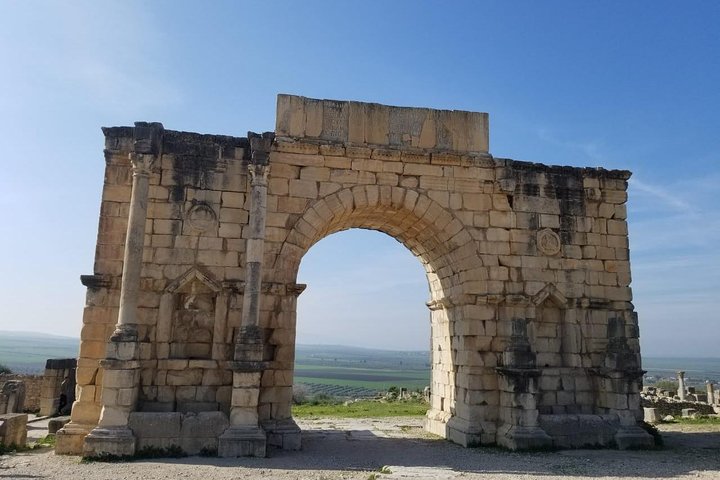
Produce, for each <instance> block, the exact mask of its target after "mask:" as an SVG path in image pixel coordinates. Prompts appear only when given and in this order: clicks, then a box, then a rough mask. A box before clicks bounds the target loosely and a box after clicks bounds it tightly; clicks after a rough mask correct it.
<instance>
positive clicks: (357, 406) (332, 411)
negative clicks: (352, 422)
mask: <svg viewBox="0 0 720 480" xmlns="http://www.w3.org/2000/svg"><path fill="white" fill-rule="evenodd" d="M428 408H429V406H428V404H427V403H424V402H418V401H395V402H379V401H374V400H361V401H358V402H353V403H351V404H349V405H344V404H342V403H338V404H322V405H310V404H302V405H293V407H292V413H293V416H295V417H299V418H302V417H305V418H307V417H338V418H366V417H417V416H422V415H425V412H427V410H428Z"/></svg>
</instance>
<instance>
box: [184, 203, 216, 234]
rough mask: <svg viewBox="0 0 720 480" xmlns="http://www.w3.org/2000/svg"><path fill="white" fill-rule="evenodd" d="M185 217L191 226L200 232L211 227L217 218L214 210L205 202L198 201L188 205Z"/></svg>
mask: <svg viewBox="0 0 720 480" xmlns="http://www.w3.org/2000/svg"><path fill="white" fill-rule="evenodd" d="M186 218H187V221H188V223H189V224H190V226H191V227H192V228H194V229H195V230H199V231H201V232H205V231H207V230H210V229H211V228H213V227H214V226H215V222H216V220H217V216H216V215H215V211H214V210H213V209H212V207H210V206H209V205H207V204H205V203H198V204H196V205H193V206H192V207H190V210H189V211H188V213H187V216H186Z"/></svg>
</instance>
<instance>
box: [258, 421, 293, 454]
mask: <svg viewBox="0 0 720 480" xmlns="http://www.w3.org/2000/svg"><path fill="white" fill-rule="evenodd" d="M262 428H263V429H264V430H265V432H267V444H268V445H269V446H272V447H277V448H282V449H283V450H300V448H301V446H302V432H301V430H300V427H298V425H297V423H295V420H294V419H292V418H286V419H282V420H266V421H264V422H262Z"/></svg>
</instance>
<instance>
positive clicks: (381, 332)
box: [294, 229, 430, 408]
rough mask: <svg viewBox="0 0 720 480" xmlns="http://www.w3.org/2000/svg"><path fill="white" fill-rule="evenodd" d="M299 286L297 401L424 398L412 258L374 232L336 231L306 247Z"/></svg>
mask: <svg viewBox="0 0 720 480" xmlns="http://www.w3.org/2000/svg"><path fill="white" fill-rule="evenodd" d="M350 252H352V253H350ZM298 281H299V282H301V283H302V284H306V285H308V287H307V288H306V290H305V291H304V292H303V294H302V295H301V296H300V297H299V299H298V313H297V316H298V321H297V339H296V350H295V375H294V401H295V402H302V401H305V402H308V401H310V400H312V399H317V398H325V397H331V398H330V399H328V400H330V401H333V400H334V401H337V400H348V399H364V398H373V397H376V396H377V393H378V392H385V391H387V390H388V389H389V388H391V387H396V389H398V390H393V392H394V393H396V394H397V393H398V391H399V392H402V389H403V388H404V389H406V390H407V396H408V397H409V396H410V394H413V395H412V397H413V398H414V399H420V400H421V399H422V398H423V390H424V388H425V387H426V386H427V387H429V385H430V359H429V354H430V352H429V344H430V321H429V317H430V315H429V311H428V308H427V305H426V302H427V301H428V284H427V280H426V276H425V272H424V270H423V268H422V266H421V264H420V263H419V262H418V261H417V259H416V258H415V257H414V256H413V255H412V253H410V252H409V251H408V250H407V249H406V248H405V247H404V246H403V245H401V244H399V243H398V242H396V241H395V240H394V239H393V238H392V237H389V236H388V235H385V234H383V233H381V232H378V231H372V230H365V229H350V230H346V231H343V232H337V233H334V234H332V235H330V236H328V237H325V238H324V239H323V240H321V241H320V242H318V243H317V244H315V245H313V247H311V248H310V250H309V251H308V253H307V254H306V255H305V256H304V257H303V260H302V262H301V264H300V270H299V273H298ZM418 406H420V405H415V407H416V408H417V407H418Z"/></svg>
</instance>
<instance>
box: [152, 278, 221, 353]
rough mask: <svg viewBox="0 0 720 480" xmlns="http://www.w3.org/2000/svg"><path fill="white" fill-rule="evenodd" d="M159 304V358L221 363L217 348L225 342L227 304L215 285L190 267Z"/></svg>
mask: <svg viewBox="0 0 720 480" xmlns="http://www.w3.org/2000/svg"><path fill="white" fill-rule="evenodd" d="M161 303H162V304H161V306H160V310H161V312H160V318H159V322H158V332H157V341H158V353H159V355H158V357H159V358H171V359H198V360H206V359H220V358H216V357H217V356H218V353H219V352H218V350H219V349H218V345H217V344H218V343H221V344H223V343H224V342H225V332H224V330H225V324H226V317H227V302H226V296H225V295H223V292H222V285H221V284H220V283H219V282H218V281H216V280H215V279H214V278H212V276H211V275H210V274H209V273H208V272H205V271H203V270H202V269H201V268H200V267H197V266H196V267H193V268H191V269H189V270H188V271H187V272H185V273H184V274H183V275H181V276H180V277H179V278H177V279H176V280H175V281H174V282H172V284H170V285H169V286H168V288H167V289H166V291H165V294H164V295H163V300H162V302H161ZM163 353H164V354H165V355H166V356H165V355H163Z"/></svg>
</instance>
